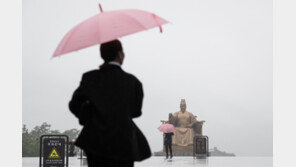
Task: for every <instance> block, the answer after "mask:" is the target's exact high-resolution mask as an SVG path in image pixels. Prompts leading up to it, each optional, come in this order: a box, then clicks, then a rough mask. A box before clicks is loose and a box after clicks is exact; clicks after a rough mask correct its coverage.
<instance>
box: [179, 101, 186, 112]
mask: <svg viewBox="0 0 296 167" xmlns="http://www.w3.org/2000/svg"><path fill="white" fill-rule="evenodd" d="M180 109H181V111H182V112H185V111H186V102H185V99H181V103H180Z"/></svg>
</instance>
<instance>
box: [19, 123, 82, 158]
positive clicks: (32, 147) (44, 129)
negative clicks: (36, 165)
mask: <svg viewBox="0 0 296 167" xmlns="http://www.w3.org/2000/svg"><path fill="white" fill-rule="evenodd" d="M50 127H51V125H50V124H48V123H46V122H44V123H42V125H40V126H35V127H34V128H33V129H32V130H31V131H29V129H27V127H26V125H23V128H22V156H23V157H38V156H39V145H40V136H41V135H45V134H64V135H68V136H69V140H70V141H71V140H75V139H76V138H77V137H78V135H79V133H80V130H78V129H69V130H65V131H64V132H60V131H59V130H51V129H50Z"/></svg>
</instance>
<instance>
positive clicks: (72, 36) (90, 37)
mask: <svg viewBox="0 0 296 167" xmlns="http://www.w3.org/2000/svg"><path fill="white" fill-rule="evenodd" d="M100 9H101V13H100V14H97V15H95V16H93V17H91V18H89V19H87V20H85V21H84V22H82V23H80V24H78V25H77V26H75V27H74V28H72V29H71V30H70V31H69V32H68V33H67V34H66V35H65V36H64V38H63V39H62V41H61V42H60V44H59V45H58V47H57V48H56V50H55V52H54V54H53V57H57V56H60V55H62V54H66V53H69V52H72V51H77V50H80V49H83V48H86V47H89V46H93V45H96V44H101V43H104V42H108V41H112V40H114V39H118V38H120V37H123V36H126V35H129V34H133V33H136V32H140V31H143V30H148V29H150V28H154V27H159V28H160V31H161V32H162V28H161V25H163V24H166V23H168V21H166V20H164V19H162V18H160V17H158V16H156V15H155V14H153V13H150V12H146V11H142V10H136V9H129V10H116V11H108V12H103V10H102V8H101V6H100Z"/></svg>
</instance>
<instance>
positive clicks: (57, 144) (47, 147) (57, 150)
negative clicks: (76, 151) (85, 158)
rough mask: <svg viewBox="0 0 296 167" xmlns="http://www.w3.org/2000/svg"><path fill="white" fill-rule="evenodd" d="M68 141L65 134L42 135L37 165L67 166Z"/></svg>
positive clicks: (40, 166)
mask: <svg viewBox="0 0 296 167" xmlns="http://www.w3.org/2000/svg"><path fill="white" fill-rule="evenodd" d="M68 143H69V137H68V136H67V135H42V136H41V137H40V153H39V167H68Z"/></svg>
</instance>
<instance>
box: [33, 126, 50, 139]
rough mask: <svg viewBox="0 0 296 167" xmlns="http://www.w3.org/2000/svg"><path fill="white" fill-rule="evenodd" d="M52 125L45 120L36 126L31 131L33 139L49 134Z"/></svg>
mask: <svg viewBox="0 0 296 167" xmlns="http://www.w3.org/2000/svg"><path fill="white" fill-rule="evenodd" d="M50 127H51V125H50V124H48V123H46V122H43V123H42V125H41V126H35V127H34V128H33V130H32V131H31V132H30V134H31V137H32V138H33V139H39V138H40V136H41V135H45V134H49V133H50Z"/></svg>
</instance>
